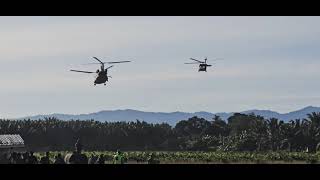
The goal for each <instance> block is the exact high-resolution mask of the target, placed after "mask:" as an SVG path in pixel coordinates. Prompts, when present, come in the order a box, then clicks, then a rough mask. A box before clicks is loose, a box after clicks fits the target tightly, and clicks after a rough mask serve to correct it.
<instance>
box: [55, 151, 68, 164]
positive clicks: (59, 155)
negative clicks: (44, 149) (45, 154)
mask: <svg viewBox="0 0 320 180" xmlns="http://www.w3.org/2000/svg"><path fill="white" fill-rule="evenodd" d="M54 164H65V162H64V160H63V158H62V155H61V154H60V153H59V154H58V155H57V156H56V157H55V161H54Z"/></svg>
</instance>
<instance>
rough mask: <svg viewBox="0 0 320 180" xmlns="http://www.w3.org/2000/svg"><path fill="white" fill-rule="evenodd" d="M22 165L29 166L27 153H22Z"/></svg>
mask: <svg viewBox="0 0 320 180" xmlns="http://www.w3.org/2000/svg"><path fill="white" fill-rule="evenodd" d="M23 163H24V164H29V153H28V152H25V153H23Z"/></svg>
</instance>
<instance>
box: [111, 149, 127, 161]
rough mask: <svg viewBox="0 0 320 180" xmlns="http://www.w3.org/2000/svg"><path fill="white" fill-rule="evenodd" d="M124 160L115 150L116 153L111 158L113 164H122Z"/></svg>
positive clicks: (118, 151) (119, 152)
mask: <svg viewBox="0 0 320 180" xmlns="http://www.w3.org/2000/svg"><path fill="white" fill-rule="evenodd" d="M124 162H125V159H124V156H123V154H122V152H121V151H120V150H117V153H116V154H115V155H114V156H113V164H124Z"/></svg>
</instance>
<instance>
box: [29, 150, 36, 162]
mask: <svg viewBox="0 0 320 180" xmlns="http://www.w3.org/2000/svg"><path fill="white" fill-rule="evenodd" d="M29 164H38V159H37V157H36V156H34V155H33V152H32V151H31V152H30V156H29Z"/></svg>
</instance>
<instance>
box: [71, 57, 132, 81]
mask: <svg viewBox="0 0 320 180" xmlns="http://www.w3.org/2000/svg"><path fill="white" fill-rule="evenodd" d="M93 58H94V59H95V60H97V61H99V63H88V64H101V70H99V69H97V71H96V72H91V71H79V70H73V69H71V70H70V71H73V72H81V73H96V74H97V77H96V79H95V81H94V85H96V84H104V85H106V82H107V81H108V80H109V78H112V77H111V76H108V69H110V68H112V67H113V65H112V66H109V67H107V68H106V69H104V64H106V63H108V64H116V63H126V62H131V61H114V62H102V61H101V60H100V59H98V58H96V57H93Z"/></svg>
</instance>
